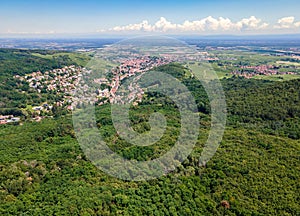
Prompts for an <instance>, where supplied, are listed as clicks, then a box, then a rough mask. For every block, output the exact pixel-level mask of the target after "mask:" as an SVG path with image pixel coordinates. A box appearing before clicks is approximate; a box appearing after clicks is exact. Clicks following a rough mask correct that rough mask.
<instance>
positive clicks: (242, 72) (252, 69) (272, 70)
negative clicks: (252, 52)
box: [231, 65, 296, 79]
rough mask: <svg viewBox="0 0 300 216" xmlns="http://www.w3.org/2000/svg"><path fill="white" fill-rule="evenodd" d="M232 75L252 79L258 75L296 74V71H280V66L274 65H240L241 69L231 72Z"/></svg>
mask: <svg viewBox="0 0 300 216" xmlns="http://www.w3.org/2000/svg"><path fill="white" fill-rule="evenodd" d="M231 74H232V75H237V76H242V77H244V78H247V79H250V78H252V77H254V76H257V75H264V76H271V75H287V74H289V75H294V74H296V73H294V72H279V70H278V68H276V67H275V66H273V65H258V66H240V69H239V70H235V71H233V72H231Z"/></svg>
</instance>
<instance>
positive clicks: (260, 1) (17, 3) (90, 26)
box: [0, 0, 300, 34]
mask: <svg viewBox="0 0 300 216" xmlns="http://www.w3.org/2000/svg"><path fill="white" fill-rule="evenodd" d="M299 9H300V1H299V0H288V1H287V0H273V1H272V0H266V1H264V0H252V1H243V0H240V1H238V0H206V1H203V0H184V1H178V0H173V1H171V0H163V1H162V0H160V1H158V0H152V1H141V0H139V1H137V0H134V1H133V0H131V1H116V0H111V1H104V2H102V1H99V0H98V1H96V0H86V1H79V0H72V1H71V0H60V1H57V0H51V1H47V0H45V1H41V0H26V1H24V0H2V1H1V3H0V34H6V33H14V34H18V33H20V34H22V33H23V34H26V33H54V32H55V33H93V32H96V31H99V30H102V31H101V32H102V33H105V31H108V32H110V33H112V32H113V30H112V29H113V28H114V27H116V26H120V27H122V26H128V25H130V24H139V23H141V22H142V21H143V20H146V21H147V22H148V23H149V25H151V26H152V25H155V23H156V22H157V21H158V20H160V19H161V17H164V18H165V19H166V20H167V21H168V22H171V23H172V24H178V25H181V24H183V23H184V21H186V20H189V21H191V22H192V21H197V20H201V19H204V18H206V17H209V16H211V17H213V18H214V19H217V20H218V18H219V17H224V18H229V19H230V21H231V22H232V23H233V24H234V25H241V24H238V22H239V21H241V20H242V19H244V18H250V17H251V16H254V17H255V18H257V19H259V20H261V24H263V23H266V24H268V27H264V28H265V30H264V33H267V32H270V33H273V32H274V33H277V32H279V33H290V32H291V33H298V31H299V28H298V25H296V24H295V25H294V24H293V23H297V22H300V13H299ZM284 17H293V23H291V22H290V21H288V20H289V19H287V20H284V22H290V23H289V25H290V28H288V26H287V25H285V24H282V26H284V28H281V30H279V29H280V28H277V27H276V28H275V30H274V28H273V26H274V25H276V23H278V20H279V19H281V18H284ZM218 21H219V20H218ZM203 22H206V23H211V22H214V20H210V19H208V20H203ZM245 22H247V20H246V21H245ZM245 22H244V24H245ZM253 22H255V20H253ZM194 24H195V23H194ZM194 24H193V25H194ZM244 24H243V25H244ZM195 25H196V24H195ZM205 25H207V24H205ZM245 25H246V24H245ZM249 25H250V24H249ZM232 26H233V25H232ZM258 26H262V25H258ZM265 26H267V25H265ZM152 27H153V26H152ZM199 28H200V27H199ZM207 28H208V29H204V30H201V32H199V33H206V32H207V33H210V32H212V30H211V29H212V28H210V27H207ZM232 28H233V27H232ZM234 28H236V27H234ZM239 28H240V29H239V30H236V29H232V30H230V31H229V30H228V33H234V32H235V31H239V32H241V29H248V33H249V32H251V33H260V32H263V31H262V28H260V30H257V29H258V28H256V29H255V28H253V29H252V30H251V31H250V28H248V27H247V26H243V27H239ZM291 28H293V29H291ZM128 29H129V28H124V30H119V33H120V31H121V32H125V31H128ZM136 29H137V28H136ZM142 29H144V27H143V28H142ZM153 29H154V30H149V31H159V30H161V29H158V28H155V27H153ZM178 29H183V27H178V28H177V27H176V28H175V27H174V30H173V31H174V33H175V32H176V31H179V30H178ZM165 30H166V29H164V31H165ZM135 31H139V30H135ZM166 31H169V28H167V30H166ZM197 31H199V30H195V33H197ZM226 31H227V30H226ZM226 31H224V29H223V30H222V31H221V30H219V29H217V30H213V32H215V33H224V32H225V33H226Z"/></svg>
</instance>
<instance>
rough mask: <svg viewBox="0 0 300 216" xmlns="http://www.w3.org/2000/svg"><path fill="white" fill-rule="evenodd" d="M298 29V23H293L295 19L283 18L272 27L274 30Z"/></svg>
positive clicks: (299, 25)
mask: <svg viewBox="0 0 300 216" xmlns="http://www.w3.org/2000/svg"><path fill="white" fill-rule="evenodd" d="M297 27H300V22H295V17H293V16H289V17H283V18H281V19H279V20H278V21H277V25H275V26H274V28H276V29H293V28H297Z"/></svg>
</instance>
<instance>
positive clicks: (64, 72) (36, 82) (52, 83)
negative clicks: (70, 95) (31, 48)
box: [15, 65, 81, 93]
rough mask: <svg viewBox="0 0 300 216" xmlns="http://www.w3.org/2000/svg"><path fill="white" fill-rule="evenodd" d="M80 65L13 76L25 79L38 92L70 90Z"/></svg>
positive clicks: (72, 87)
mask: <svg viewBox="0 0 300 216" xmlns="http://www.w3.org/2000/svg"><path fill="white" fill-rule="evenodd" d="M80 71H81V68H80V67H75V66H74V65H71V66H67V67H63V68H61V69H54V70H51V71H46V72H45V73H41V72H40V71H38V72H33V73H31V74H27V75H26V76H25V77H20V76H15V77H16V78H18V79H20V80H21V81H27V82H28V83H29V86H30V87H31V88H35V89H36V90H37V91H38V92H39V93H40V92H41V91H42V90H43V89H44V90H48V91H56V92H70V91H71V90H72V89H74V88H75V85H76V84H77V83H76V81H77V80H78V77H79V76H80Z"/></svg>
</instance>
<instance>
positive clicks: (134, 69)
mask: <svg viewBox="0 0 300 216" xmlns="http://www.w3.org/2000/svg"><path fill="white" fill-rule="evenodd" d="M170 62H171V60H170V59H168V58H163V57H156V56H140V57H136V58H130V59H127V60H125V61H123V62H122V63H121V65H120V66H119V67H117V68H115V69H114V70H112V73H113V75H114V77H113V79H112V83H111V90H110V97H109V100H110V103H125V101H126V102H129V103H130V102H134V104H137V103H138V102H141V100H142V98H143V94H144V92H143V90H142V89H141V88H140V87H139V86H138V85H137V84H136V81H137V79H138V78H139V77H136V78H135V81H133V82H132V83H131V84H130V86H128V90H129V92H130V93H129V94H127V95H126V97H127V98H124V97H122V96H121V95H120V94H119V95H116V92H117V91H118V88H119V86H120V83H121V81H122V80H124V79H125V78H127V77H131V76H135V75H136V74H138V73H139V74H141V73H143V72H146V71H149V70H151V69H153V68H155V67H159V66H162V65H166V64H169V63H170Z"/></svg>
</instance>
